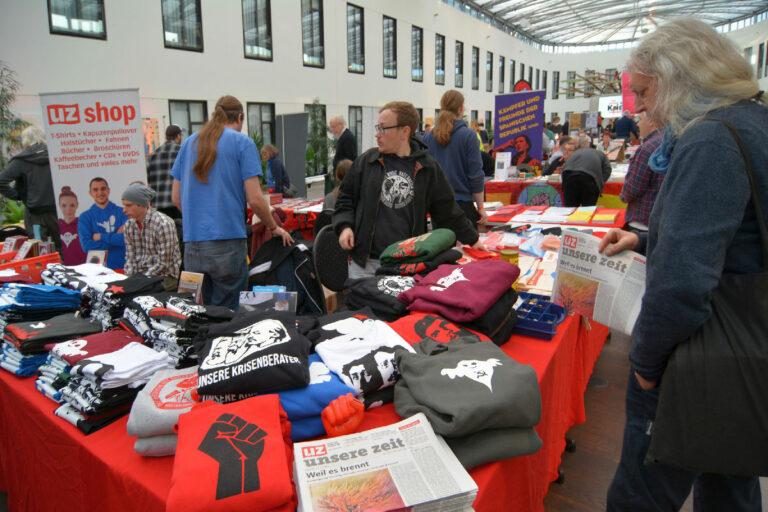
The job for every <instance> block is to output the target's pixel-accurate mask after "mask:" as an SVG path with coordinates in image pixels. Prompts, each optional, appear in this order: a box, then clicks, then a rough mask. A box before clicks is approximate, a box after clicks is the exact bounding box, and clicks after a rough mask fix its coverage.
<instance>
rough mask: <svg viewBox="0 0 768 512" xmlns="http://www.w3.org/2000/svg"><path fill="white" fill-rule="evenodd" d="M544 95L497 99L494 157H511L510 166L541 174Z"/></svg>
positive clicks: (536, 94)
mask: <svg viewBox="0 0 768 512" xmlns="http://www.w3.org/2000/svg"><path fill="white" fill-rule="evenodd" d="M544 97H545V93H544V91H525V92H516V93H512V94H500V95H498V96H496V108H495V112H494V138H493V141H494V148H493V150H494V154H495V153H502V152H511V153H512V166H513V167H517V168H518V170H531V171H534V172H536V173H537V174H538V173H541V159H542V151H543V148H542V137H543V134H544Z"/></svg>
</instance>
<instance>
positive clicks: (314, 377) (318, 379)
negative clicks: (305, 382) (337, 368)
mask: <svg viewBox="0 0 768 512" xmlns="http://www.w3.org/2000/svg"><path fill="white" fill-rule="evenodd" d="M330 381H331V370H329V369H328V367H327V366H325V364H323V363H321V362H319V361H315V362H314V363H312V364H310V365H309V385H310V386H312V385H313V384H322V383H323V382H330Z"/></svg>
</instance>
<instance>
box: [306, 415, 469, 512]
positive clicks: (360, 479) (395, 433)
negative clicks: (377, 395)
mask: <svg viewBox="0 0 768 512" xmlns="http://www.w3.org/2000/svg"><path fill="white" fill-rule="evenodd" d="M293 450H294V463H295V479H296V494H297V495H298V496H299V510H300V511H303V512H337V511H338V512H341V511H348V510H376V511H381V512H385V511H388V510H401V509H405V508H407V507H412V508H408V510H413V511H422V512H423V511H428V512H431V511H441V512H453V511H457V512H459V511H465V510H472V502H473V501H474V500H475V497H476V496H477V484H475V482H474V481H473V480H472V478H471V477H470V476H469V474H468V473H467V471H466V470H465V469H464V468H463V467H462V466H461V463H460V462H459V461H458V459H457V458H456V456H455V455H454V454H453V452H451V449H450V448H449V447H448V445H447V444H446V443H445V441H444V440H443V438H442V437H440V436H438V435H436V434H435V433H434V431H433V430H432V427H431V425H430V424H429V421H428V420H427V418H426V416H424V414H422V413H419V414H416V415H414V416H411V417H410V418H407V419H405V420H403V421H401V422H399V423H394V424H392V425H387V426H385V427H380V428H376V429H373V430H368V431H365V432H361V433H358V434H351V435H347V436H340V437H334V438H331V439H324V440H318V441H308V442H304V443H296V444H294V448H293Z"/></svg>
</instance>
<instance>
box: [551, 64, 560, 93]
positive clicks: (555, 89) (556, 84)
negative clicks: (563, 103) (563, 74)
mask: <svg viewBox="0 0 768 512" xmlns="http://www.w3.org/2000/svg"><path fill="white" fill-rule="evenodd" d="M552 99H553V100H559V99H560V70H559V69H558V70H555V71H552Z"/></svg>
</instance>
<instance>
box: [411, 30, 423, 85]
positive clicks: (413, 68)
mask: <svg viewBox="0 0 768 512" xmlns="http://www.w3.org/2000/svg"><path fill="white" fill-rule="evenodd" d="M416 34H419V48H418V49H419V51H418V52H414V49H415V48H414V35H416ZM415 56H418V60H419V65H420V68H416V67H414V62H413V58H414V57H415ZM418 69H421V75H420V76H419V77H418V78H417V77H416V76H415V75H414V72H415V71H417V70H418ZM411 82H419V83H423V82H424V29H423V28H422V27H419V26H418V25H411Z"/></svg>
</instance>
